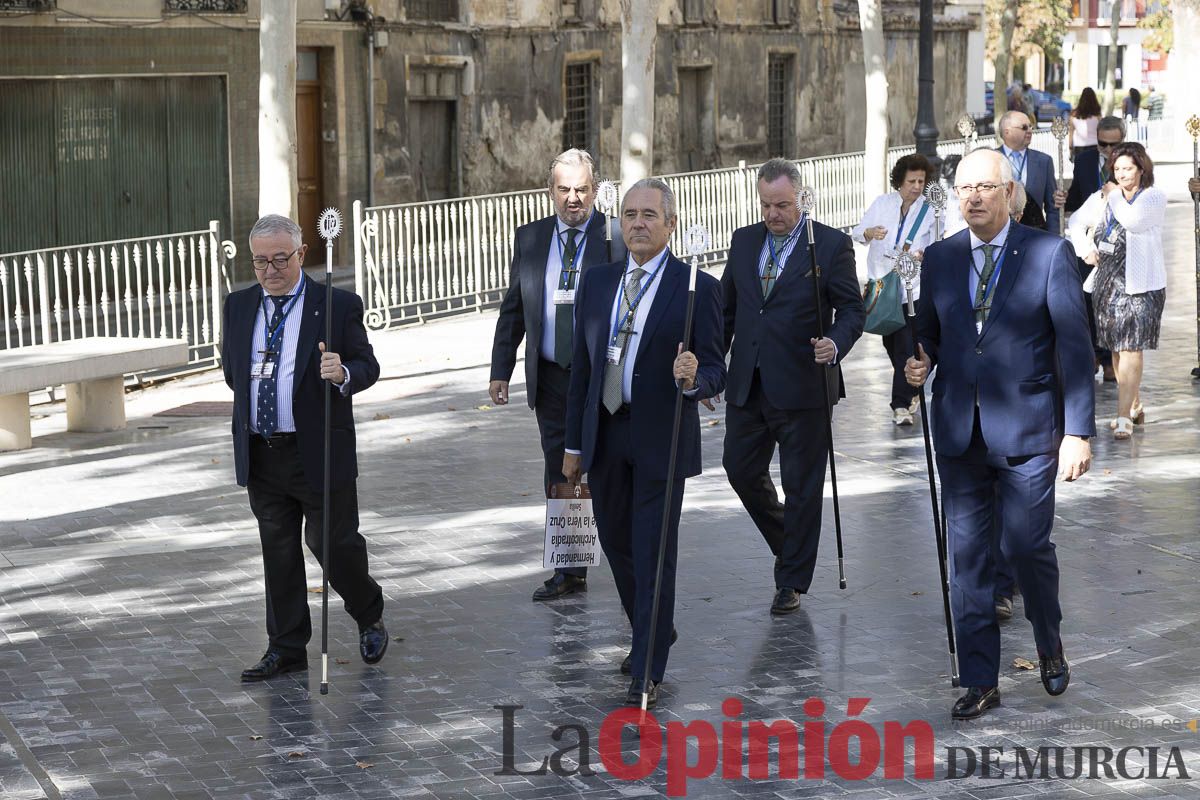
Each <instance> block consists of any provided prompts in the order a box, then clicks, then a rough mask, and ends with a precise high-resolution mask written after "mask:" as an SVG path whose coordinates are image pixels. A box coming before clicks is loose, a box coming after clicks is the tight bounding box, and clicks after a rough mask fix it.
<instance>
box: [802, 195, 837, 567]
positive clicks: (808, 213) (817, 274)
mask: <svg viewBox="0 0 1200 800" xmlns="http://www.w3.org/2000/svg"><path fill="white" fill-rule="evenodd" d="M816 204H817V196H816V193H815V192H814V191H813V189H812V187H811V186H805V187H803V188H801V189H800V191H799V193H798V194H797V195H796V205H797V206H798V207H799V208H800V212H801V213H802V214H803V215H804V219H805V225H806V227H807V229H808V258H809V261H811V262H812V270H811V272H812V279H813V297H815V298H816V301H817V338H818V339H824V338H825V311H824V308H823V307H822V305H821V282H820V278H821V267H820V265H819V264H817V242H816V240H815V239H814V238H813V223H812V211H813V208H814V207H815V206H816ZM821 388H822V389H823V390H824V392H825V398H824V402H822V403H821V408H823V409H825V436H826V438H827V440H828V442H829V483H830V486H831V487H832V489H833V529H834V532H835V533H836V536H837V556H838V586H840V587H841V588H843V589H845V588H846V567H845V554H844V552H843V549H842V509H841V506H840V505H839V504H838V490H837V464H836V463H835V461H834V458H833V411H832V410H831V409H830V408H829V368H828V367H827V366H825V365H821Z"/></svg>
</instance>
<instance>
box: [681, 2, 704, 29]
mask: <svg viewBox="0 0 1200 800" xmlns="http://www.w3.org/2000/svg"><path fill="white" fill-rule="evenodd" d="M704 5H705V0H683V24H685V25H700V24H702V23H703V22H704Z"/></svg>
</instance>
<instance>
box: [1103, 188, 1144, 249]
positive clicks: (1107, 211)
mask: <svg viewBox="0 0 1200 800" xmlns="http://www.w3.org/2000/svg"><path fill="white" fill-rule="evenodd" d="M1117 191H1118V192H1119V191H1121V190H1120V189H1119V188H1118V189H1117ZM1141 193H1142V190H1141V189H1138V190H1137V191H1136V192H1134V193H1133V197H1131V198H1129V205H1133V201H1134V200H1137V199H1138V195H1139V194H1141ZM1104 220H1105V226H1104V238H1105V239H1107V238H1108V236H1109V234H1111V233H1112V229H1113V228H1114V227H1115V226H1116V224H1117V217H1116V215H1115V214H1113V210H1112V206H1110V205H1109V204H1108V203H1107V201H1106V202H1105V204H1104Z"/></svg>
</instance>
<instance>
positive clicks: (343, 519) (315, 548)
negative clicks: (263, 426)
mask: <svg viewBox="0 0 1200 800" xmlns="http://www.w3.org/2000/svg"><path fill="white" fill-rule="evenodd" d="M246 491H247V494H249V496H250V508H251V510H252V511H253V512H254V516H255V517H256V518H257V519H258V535H259V538H260V539H261V541H262V552H263V570H264V572H265V576H266V589H267V636H268V637H269V639H270V649H271V650H274V651H276V652H279V653H282V654H285V655H303V654H304V651H305V648H306V646H307V645H308V640H309V639H311V638H312V620H311V618H310V616H309V612H308V586H307V581H306V578H305V574H304V551H303V550H302V549H301V547H300V527H301V523H303V525H304V541H305V543H306V544H307V545H308V549H309V551H311V552H312V554H313V555H314V556H316V558H317V561H318V563H320V562H321V504H322V497H321V492H320V491H319V490H314V489H313V488H312V487H311V486H310V485H309V483H308V481H307V480H306V479H305V476H304V468H303V466H302V465H301V462H300V452H299V450H298V449H297V447H296V442H295V440H292V441H287V442H283V443H281V444H276V445H274V446H272V445H269V444H267V442H266V441H265V440H263V438H262V437H260V436H257V435H253V434H252V435H251V436H250V480H249V482H248V484H247V486H246ZM329 505H330V518H329V557H330V561H331V562H332V563H330V565H329V583H330V585H331V586H332V587H333V589H334V591H336V592H337V593H338V595H340V596H341V598H342V602H343V604H344V605H345V608H346V612H347V613H348V614H349V615H350V616H351V617H353V618H354V621H355V622H357V623H358V628H359V630H360V631H361V630H362V629H363V628H365V627H367V626H368V625H372V624H374V623H376V622H378V621H379V620H380V618H381V617H382V616H383V590H382V589H381V588H380V587H379V584H378V583H376V582H375V581H374V580H373V579H372V578H371V575H370V573H369V572H368V571H367V543H366V540H365V539H363V537H362V534H360V533H359V532H358V490H357V487H356V486H355V485H354V484H351V485H350V486H347V487H346V488H343V489H338V490H336V491H332V492H330V495H329Z"/></svg>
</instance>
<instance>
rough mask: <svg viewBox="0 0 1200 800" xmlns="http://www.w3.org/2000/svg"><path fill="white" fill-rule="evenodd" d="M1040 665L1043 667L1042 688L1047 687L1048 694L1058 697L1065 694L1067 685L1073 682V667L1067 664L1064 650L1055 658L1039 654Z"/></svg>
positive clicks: (1060, 650) (1060, 649)
mask: <svg viewBox="0 0 1200 800" xmlns="http://www.w3.org/2000/svg"><path fill="white" fill-rule="evenodd" d="M1038 663H1039V664H1040V665H1041V667H1042V686H1045V687H1046V693H1047V694H1049V695H1050V696H1051V697H1057V696H1058V695H1060V694H1062V693H1063V692H1065V691H1066V690H1067V684H1069V683H1070V682H1071V665H1070V664H1068V663H1067V657H1066V656H1064V655H1063V652H1062V648H1059V651H1058V655H1057V656H1056V657H1054V658H1045V657H1043V656H1042V654H1041V653H1038Z"/></svg>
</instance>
